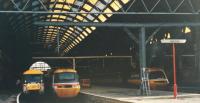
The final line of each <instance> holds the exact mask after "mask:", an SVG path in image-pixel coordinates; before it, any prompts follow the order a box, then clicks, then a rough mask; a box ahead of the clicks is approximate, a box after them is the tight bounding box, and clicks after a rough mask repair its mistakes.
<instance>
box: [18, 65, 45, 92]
mask: <svg viewBox="0 0 200 103" xmlns="http://www.w3.org/2000/svg"><path fill="white" fill-rule="evenodd" d="M22 90H23V93H30V92H38V93H44V82H43V72H42V71H40V70H34V69H29V70H26V71H24V72H23V87H22Z"/></svg>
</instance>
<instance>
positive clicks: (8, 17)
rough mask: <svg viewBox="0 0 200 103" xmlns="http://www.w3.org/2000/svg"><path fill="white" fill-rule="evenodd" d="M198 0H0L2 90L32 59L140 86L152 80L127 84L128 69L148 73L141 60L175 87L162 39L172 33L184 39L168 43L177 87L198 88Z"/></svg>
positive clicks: (94, 78) (96, 81) (95, 81)
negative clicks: (182, 41)
mask: <svg viewBox="0 0 200 103" xmlns="http://www.w3.org/2000/svg"><path fill="white" fill-rule="evenodd" d="M199 4H200V1H199V0H150V1H149V0H0V91H13V90H14V91H15V90H16V88H17V86H16V81H17V80H18V79H21V78H22V75H23V72H24V71H25V70H28V69H30V68H31V66H33V64H34V63H36V62H40V63H41V62H44V63H45V64H42V65H43V67H44V68H48V71H52V70H54V69H55V68H57V67H65V68H74V69H75V70H77V73H78V75H79V78H80V79H90V80H91V85H97V86H105V87H108V88H110V87H121V88H129V89H141V90H142V91H143V92H144V94H148V90H149V89H151V88H148V86H147V87H146V84H145V83H144V84H141V85H140V86H134V85H130V84H129V83H128V80H129V79H130V78H131V77H133V76H134V75H132V74H133V73H136V74H137V75H138V77H139V79H140V80H143V79H147V77H146V74H145V73H146V72H145V71H144V68H159V69H162V70H163V71H164V72H165V76H166V78H167V79H168V82H169V84H168V86H167V89H166V90H165V91H173V85H174V74H173V73H174V67H173V66H174V62H173V60H172V59H173V56H174V54H173V46H172V44H171V43H162V42H161V40H166V39H174V40H175V39H176V40H186V42H184V43H173V45H175V47H176V50H175V52H176V53H175V54H176V56H175V59H176V60H175V63H176V77H177V78H176V80H177V85H178V91H183V92H189V93H197V94H199V93H200V75H199V74H200V41H199V39H200V35H199V33H200V19H199V18H200V14H199V13H200V6H199ZM38 66H41V65H36V67H35V68H37V67H38ZM148 79H149V78H148ZM147 85H149V84H147ZM91 88H92V87H91ZM156 90H157V89H156ZM158 90H159V89H158ZM138 103H140V102H138Z"/></svg>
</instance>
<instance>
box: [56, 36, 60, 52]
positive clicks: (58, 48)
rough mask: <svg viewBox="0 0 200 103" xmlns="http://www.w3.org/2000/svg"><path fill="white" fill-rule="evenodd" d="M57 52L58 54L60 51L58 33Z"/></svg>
mask: <svg viewBox="0 0 200 103" xmlns="http://www.w3.org/2000/svg"><path fill="white" fill-rule="evenodd" d="M57 52H58V55H59V53H60V33H58V35H57Z"/></svg>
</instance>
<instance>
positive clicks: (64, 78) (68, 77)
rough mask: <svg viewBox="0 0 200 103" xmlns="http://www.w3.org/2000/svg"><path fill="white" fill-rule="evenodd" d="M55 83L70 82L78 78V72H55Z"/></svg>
mask: <svg viewBox="0 0 200 103" xmlns="http://www.w3.org/2000/svg"><path fill="white" fill-rule="evenodd" d="M54 78H55V79H54V80H55V81H54V82H55V83H61V82H70V81H74V80H76V78H77V77H76V73H56V74H55V77H54Z"/></svg>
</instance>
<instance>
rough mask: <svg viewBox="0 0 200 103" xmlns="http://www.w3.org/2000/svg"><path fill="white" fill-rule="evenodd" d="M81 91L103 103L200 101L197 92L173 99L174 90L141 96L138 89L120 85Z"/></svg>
mask: <svg viewBox="0 0 200 103" xmlns="http://www.w3.org/2000/svg"><path fill="white" fill-rule="evenodd" d="M81 93H82V94H83V95H87V96H88V97H90V96H91V98H93V101H95V100H94V98H95V99H96V100H98V99H99V100H101V102H102V103H103V102H104V103H199V101H200V94H195V93H178V97H177V99H173V92H168V91H156V90H152V91H151V95H150V96H140V91H139V90H138V89H131V88H129V89H128V88H118V87H102V86H93V87H92V88H89V89H82V90H81ZM100 98H101V99H100ZM106 101H107V102H106ZM111 101H112V102H111Z"/></svg>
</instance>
